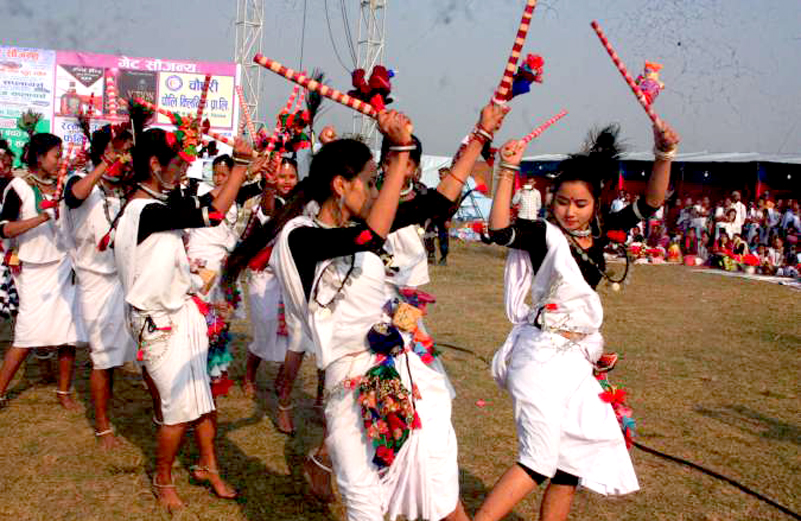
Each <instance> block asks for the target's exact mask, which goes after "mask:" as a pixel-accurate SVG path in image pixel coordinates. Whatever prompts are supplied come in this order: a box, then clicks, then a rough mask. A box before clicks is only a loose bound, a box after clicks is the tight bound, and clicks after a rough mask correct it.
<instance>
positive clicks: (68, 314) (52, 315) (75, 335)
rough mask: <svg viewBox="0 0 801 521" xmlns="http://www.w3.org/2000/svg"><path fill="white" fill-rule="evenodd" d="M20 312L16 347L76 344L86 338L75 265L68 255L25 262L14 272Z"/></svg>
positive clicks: (15, 328) (15, 338) (15, 332)
mask: <svg viewBox="0 0 801 521" xmlns="http://www.w3.org/2000/svg"><path fill="white" fill-rule="evenodd" d="M14 284H15V285H16V287H17V292H18V293H19V314H18V315H17V323H16V326H15V327H14V347H23V348H31V347H46V346H61V345H75V344H77V343H79V342H85V341H86V335H85V333H84V331H83V325H82V321H81V319H80V314H79V307H78V300H77V295H76V293H75V284H73V281H72V265H71V263H70V261H69V259H68V258H67V257H66V256H65V257H64V258H63V259H61V260H60V261H56V262H48V263H46V264H34V263H30V262H25V263H23V265H22V270H21V271H20V273H19V274H17V275H14Z"/></svg>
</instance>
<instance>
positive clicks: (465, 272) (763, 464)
mask: <svg viewBox="0 0 801 521" xmlns="http://www.w3.org/2000/svg"><path fill="white" fill-rule="evenodd" d="M450 262H451V265H450V266H449V267H447V268H439V267H435V268H433V269H432V278H433V283H432V284H431V285H430V287H429V288H427V289H429V290H430V291H431V292H432V293H435V294H436V295H437V297H438V298H439V303H438V304H437V305H436V306H435V307H434V309H433V311H432V313H431V316H430V319H429V320H428V324H429V325H430V326H431V329H432V330H433V332H434V334H435V337H436V338H437V339H438V340H440V341H442V342H446V343H451V344H455V345H458V346H463V347H465V348H469V349H470V350H471V351H473V353H465V352H462V351H457V350H453V349H447V348H445V349H444V351H445V361H446V365H447V368H448V371H449V373H450V376H451V379H452V381H453V384H454V386H455V387H456V391H457V393H458V396H457V399H456V402H455V405H454V424H455V427H456V431H457V435H458V437H459V444H460V463H461V468H462V497H463V498H464V500H465V503H466V504H467V507H468V510H469V511H471V512H472V511H475V509H477V508H478V506H479V505H480V503H481V501H482V499H483V497H484V496H485V495H486V493H487V490H488V489H489V488H490V487H491V486H492V484H493V483H494V482H495V480H496V479H497V478H498V477H499V476H500V474H501V473H502V472H503V471H504V470H505V469H506V467H507V466H509V465H510V464H512V463H513V462H514V458H515V446H516V443H515V436H514V426H513V422H512V415H511V407H510V400H509V398H508V396H507V395H506V394H505V393H503V392H501V391H500V390H498V389H497V387H496V386H495V384H494V382H493V381H492V379H491V377H490V374H489V369H488V367H487V365H486V363H485V362H484V361H483V360H482V359H484V360H486V359H489V358H490V357H491V356H492V353H493V351H494V350H495V348H496V347H498V346H499V345H500V344H501V343H502V341H503V339H504V337H505V335H506V333H507V331H508V329H509V325H508V323H507V321H506V319H505V317H504V315H503V306H502V273H503V252H502V251H501V250H499V249H494V248H488V247H484V246H479V245H464V246H457V247H456V248H455V252H454V254H453V255H452V256H451V258H450ZM603 300H604V304H605V307H606V313H607V318H606V325H605V335H606V339H607V343H608V346H609V349H613V350H617V351H618V352H620V353H622V354H623V355H624V360H623V362H622V363H621V364H620V365H619V367H618V369H616V371H615V372H614V373H613V380H615V381H616V382H620V383H624V384H625V385H626V386H627V387H628V388H629V389H630V391H631V394H630V396H631V398H630V401H631V403H632V405H633V406H634V409H635V414H636V416H637V418H638V421H639V431H640V438H639V441H641V442H642V443H644V444H646V445H648V446H651V447H654V448H656V449H659V450H662V451H665V452H667V453H670V454H673V455H676V456H680V457H684V458H687V459H690V460H692V461H695V462H698V463H701V464H703V465H705V466H707V467H709V468H711V469H714V470H716V471H718V472H720V473H722V474H724V475H727V476H729V477H731V478H734V479H736V480H738V481H740V482H741V483H743V484H745V485H747V486H749V487H751V488H753V489H756V490H758V491H760V492H761V493H763V494H765V495H767V496H769V497H771V498H773V499H775V500H777V501H779V502H780V503H782V504H784V505H786V506H788V507H790V508H791V509H793V510H794V511H799V510H801V498H799V495H798V490H799V489H801V479H799V475H801V472H799V471H800V470H801V469H800V468H799V467H800V466H801V458H799V446H801V419H799V416H800V415H799V387H798V376H799V374H801V371H799V369H801V367H799V366H800V365H801V364H799V354H801V305H799V302H800V301H801V299H799V293H798V292H795V291H793V290H790V289H787V288H784V287H779V286H773V285H768V284H763V283H757V282H749V281H743V280H739V279H728V278H723V277H713V276H709V275H703V274H696V273H692V272H691V271H689V270H687V269H685V268H683V267H668V266H657V267H652V266H638V267H637V269H636V270H635V272H634V279H633V282H632V284H631V285H630V286H628V287H627V288H626V290H625V291H623V292H622V293H620V294H615V293H612V292H611V291H609V292H607V291H603ZM235 329H236V332H237V333H239V334H238V335H237V336H236V340H235V347H236V349H237V353H238V354H239V356H238V357H237V358H238V363H237V365H236V367H235V370H234V373H235V375H236V376H237V377H238V376H240V375H241V374H242V371H243V353H244V348H245V345H246V344H247V341H248V337H247V324H244V323H243V324H237V325H236V328H235ZM5 334H6V335H7V334H8V332H7V331H6V332H5ZM79 364H80V365H79V367H78V370H77V378H76V382H75V387H76V390H77V392H78V396H79V398H80V401H81V402H82V404H83V405H84V406H85V407H86V412H85V414H76V413H68V412H65V411H61V410H59V409H58V408H57V407H56V406H55V395H54V393H53V386H52V385H43V384H41V383H39V379H40V375H39V374H38V373H39V364H37V363H36V362H29V363H28V365H27V366H26V368H25V370H24V371H22V372H21V375H20V377H19V378H18V379H17V380H16V382H15V383H14V385H13V386H12V388H11V391H10V398H11V402H10V405H9V407H8V408H6V409H4V410H2V411H0V440H2V444H3V445H2V446H3V450H2V451H0V519H22V520H38V519H43V520H45V519H46V520H48V521H50V520H73V519H80V520H94V519H97V520H100V519H142V520H144V519H161V518H162V517H163V518H167V517H168V516H166V515H165V514H163V513H162V512H161V511H160V510H159V509H158V508H157V507H156V505H155V502H154V500H153V496H152V494H151V492H150V487H149V484H148V480H149V477H148V476H149V473H150V472H151V470H152V468H153V460H152V457H153V449H154V438H153V434H154V428H153V426H152V424H151V423H150V417H151V411H150V402H149V399H148V396H147V394H146V392H145V390H144V388H143V387H142V385H141V382H140V379H139V378H138V376H137V375H136V374H134V373H126V372H119V373H118V376H117V381H116V387H115V390H116V398H115V399H114V403H113V408H114V409H113V416H114V425H115V427H116V429H117V432H118V434H119V435H120V436H121V439H122V446H121V447H120V449H119V450H117V451H115V452H114V453H111V454H102V453H100V452H99V451H98V450H97V449H96V447H95V440H94V437H93V436H92V427H91V416H92V413H91V407H90V404H89V397H88V380H87V377H88V369H89V367H88V364H87V357H86V355H85V354H82V355H79ZM274 376H275V368H274V367H267V368H264V369H263V370H262V372H261V374H260V384H261V385H260V387H261V389H262V392H261V394H260V395H259V397H258V399H257V400H256V401H255V403H254V402H252V401H250V400H247V399H245V398H244V397H243V396H242V394H241V392H240V391H239V390H238V389H235V390H234V392H233V394H232V396H229V397H227V398H224V399H222V400H221V401H220V403H219V404H218V405H219V410H220V433H219V449H220V453H221V457H222V462H223V463H222V464H223V468H224V471H225V474H226V475H227V477H228V478H229V479H230V481H231V482H232V483H233V484H234V485H235V486H236V487H237V488H239V489H240V490H241V491H242V492H243V495H244V497H245V498H246V499H245V500H244V501H242V502H240V503H230V502H228V503H226V502H223V501H221V500H217V499H215V498H213V497H212V496H211V495H210V494H209V493H208V492H207V491H205V490H204V489H202V488H199V487H193V486H190V485H189V484H188V483H187V472H186V470H185V469H186V468H187V467H188V466H189V465H190V464H191V463H192V462H193V461H194V459H195V457H196V450H195V449H194V446H193V444H187V445H186V446H185V448H184V451H183V454H182V456H181V458H180V468H179V469H178V471H177V472H176V473H175V475H176V481H177V483H178V490H179V493H180V494H181V495H182V496H183V497H184V498H185V499H186V500H187V501H188V502H189V503H190V506H189V508H187V509H186V510H185V511H184V512H183V513H181V514H179V515H177V516H175V518H176V519H204V520H206V519H208V520H212V519H214V520H216V519H232V520H256V519H309V520H323V519H339V518H341V516H342V508H341V505H339V504H336V505H334V506H332V507H331V508H330V509H328V508H326V507H322V506H320V505H316V504H314V503H313V502H310V501H309V500H308V499H307V497H306V496H305V494H304V486H303V479H302V477H301V476H300V473H299V471H298V466H299V463H300V461H301V460H302V457H303V455H304V453H305V452H306V451H307V450H309V448H310V447H311V446H312V445H313V444H314V443H316V442H317V440H318V439H319V436H320V433H321V429H320V426H319V424H318V423H317V421H316V419H315V417H314V414H313V412H312V410H311V408H310V405H311V400H312V396H313V393H314V389H315V373H314V372H313V368H312V367H311V364H307V366H306V367H304V370H303V373H302V380H301V382H300V384H301V385H299V386H298V389H297V392H296V396H297V398H298V402H299V408H298V409H297V410H296V415H297V422H296V423H297V425H298V426H299V428H300V429H299V431H300V433H299V435H298V436H296V437H294V438H287V437H285V436H282V435H281V434H279V433H278V432H277V431H276V429H275V427H274V425H273V423H272V411H273V410H274V407H275V402H274V399H273V398H272V394H271V388H272V378H273V377H274ZM479 399H482V400H485V401H486V402H487V405H486V406H484V407H478V406H477V405H476V401H477V400H479ZM633 457H634V461H635V466H636V468H637V471H638V475H639V478H640V484H641V486H642V488H643V490H642V491H640V492H638V493H636V494H632V495H630V496H627V497H624V498H620V499H607V498H603V497H600V496H597V495H595V494H592V493H588V492H580V493H579V494H578V496H577V499H576V503H575V505H574V509H573V513H572V515H571V519H593V520H606V519H616V520H626V519H630V520H639V519H671V520H696V519H698V520H708V521H712V520H766V519H783V518H786V517H783V516H782V515H781V514H780V513H779V512H778V511H776V510H775V509H773V508H772V507H770V506H767V505H765V504H763V503H761V502H759V501H757V500H755V499H753V498H751V497H749V496H746V495H745V494H743V493H742V492H740V491H738V490H736V489H734V488H732V487H731V486H729V485H727V484H725V483H721V482H719V481H716V480H714V479H712V478H709V477H707V476H704V475H702V474H700V473H698V472H696V471H693V470H689V469H686V468H684V467H681V466H679V465H676V464H674V463H670V462H667V461H665V460H661V459H658V458H656V457H654V456H651V455H648V454H645V453H643V452H640V451H638V450H636V449H635V450H634V452H633ZM538 501H539V494H532V496H531V497H529V498H528V499H527V500H526V501H524V502H523V503H521V504H520V505H519V506H518V508H517V509H516V511H515V514H513V515H512V516H510V519H534V518H535V517H536V515H535V514H536V507H537V504H538Z"/></svg>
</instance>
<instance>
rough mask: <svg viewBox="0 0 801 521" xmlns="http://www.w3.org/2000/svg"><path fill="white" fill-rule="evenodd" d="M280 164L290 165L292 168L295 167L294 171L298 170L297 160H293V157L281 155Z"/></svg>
mask: <svg viewBox="0 0 801 521" xmlns="http://www.w3.org/2000/svg"><path fill="white" fill-rule="evenodd" d="M281 165H291V166H292V168H294V169H295V172H297V173H299V172H298V162H297V161H296V160H295V158H294V157H286V156H285V157H282V158H281Z"/></svg>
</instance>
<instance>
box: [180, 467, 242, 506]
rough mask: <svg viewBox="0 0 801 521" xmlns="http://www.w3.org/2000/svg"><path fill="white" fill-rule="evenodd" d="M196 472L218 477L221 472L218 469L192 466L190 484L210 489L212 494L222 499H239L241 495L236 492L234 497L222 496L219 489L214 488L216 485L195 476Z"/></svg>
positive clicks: (190, 468)
mask: <svg viewBox="0 0 801 521" xmlns="http://www.w3.org/2000/svg"><path fill="white" fill-rule="evenodd" d="M196 472H208V473H209V474H215V475H217V476H219V475H220V471H219V470H217V469H210V468H209V467H203V466H201V465H192V466H190V467H189V483H190V484H191V485H198V486H204V487H208V488H210V489H211V492H212V493H213V494H214V495H215V496H217V497H218V498H220V499H228V500H236V499H238V498H239V493H238V492H237V491H236V490H234V495H233V496H223V495H220V493H219V492H217V489H216V488H214V484H213V483H212V482H211V480H210V479H202V478H198V477H196V476H195V473H196ZM226 485H227V483H226Z"/></svg>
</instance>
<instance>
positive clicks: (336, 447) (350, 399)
mask: <svg viewBox="0 0 801 521" xmlns="http://www.w3.org/2000/svg"><path fill="white" fill-rule="evenodd" d="M374 359H375V357H374V356H372V355H370V354H368V353H364V354H360V355H356V356H353V357H344V358H341V359H339V360H337V361H336V362H334V363H333V364H331V365H329V366H328V367H327V368H326V387H327V388H328V389H329V392H330V393H331V395H330V398H329V400H328V403H327V405H326V409H325V416H326V424H327V427H328V437H327V438H326V440H325V443H326V446H327V447H328V451H329V453H330V454H331V460H332V462H333V466H334V472H335V474H336V479H337V486H338V488H339V491H340V493H341V494H342V498H343V501H344V503H345V506H346V508H347V518H348V519H349V520H351V521H368V520H369V521H374V520H376V519H384V515H387V516H388V517H389V519H390V520H393V519H395V518H397V517H398V516H403V517H405V518H407V519H429V520H439V519H442V518H444V517H445V516H447V515H448V514H450V513H451V512H453V511H454V509H455V508H456V505H457V504H458V502H459V466H458V462H457V454H458V447H457V443H456V433H455V432H454V430H453V426H452V425H451V393H450V390H449V384H448V378H447V376H446V375H445V374H444V373H442V372H439V371H437V370H435V369H432V368H431V367H429V366H426V365H425V364H424V363H423V362H422V361H421V360H420V358H419V357H418V356H417V355H414V354H412V355H410V356H409V366H410V367H411V371H412V377H413V379H414V383H415V384H416V385H417V387H418V389H419V390H420V394H421V399H419V400H416V401H415V407H416V410H417V413H418V415H419V416H420V422H421V425H422V428H421V429H417V430H413V431H412V433H411V435H410V436H409V439H408V440H407V441H406V443H405V444H404V445H403V447H402V448H401V450H400V452H399V453H398V454H397V456H396V457H395V461H394V462H393V463H392V465H391V466H390V467H389V469H388V470H385V471H383V472H381V473H379V471H378V468H377V467H376V466H375V464H374V463H373V456H374V455H375V449H374V448H373V445H372V442H371V441H370V440H368V439H367V435H366V433H365V431H364V426H363V422H362V419H361V408H360V406H359V404H358V402H357V401H356V391H348V390H345V388H344V386H343V380H344V379H346V378H351V377H354V376H357V375H362V374H364V373H365V372H366V371H367V370H368V369H369V368H370V367H372V366H373V363H374V362H373V361H374ZM396 367H397V368H398V372H399V373H400V374H401V378H402V380H403V383H404V385H405V386H406V388H407V389H411V384H410V382H409V375H408V372H407V370H406V361H405V360H404V356H401V357H399V358H398V359H396Z"/></svg>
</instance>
